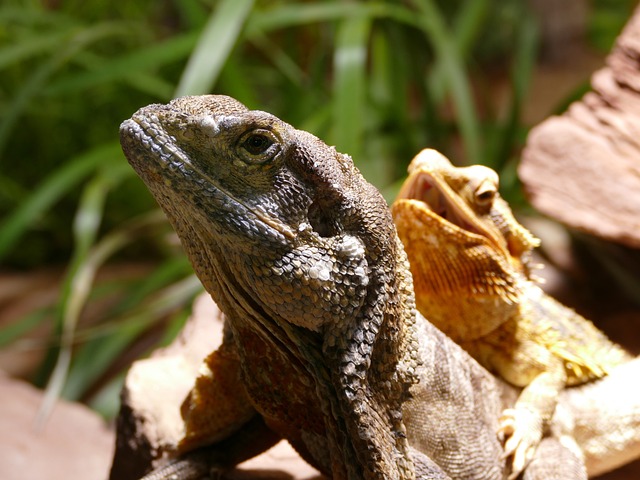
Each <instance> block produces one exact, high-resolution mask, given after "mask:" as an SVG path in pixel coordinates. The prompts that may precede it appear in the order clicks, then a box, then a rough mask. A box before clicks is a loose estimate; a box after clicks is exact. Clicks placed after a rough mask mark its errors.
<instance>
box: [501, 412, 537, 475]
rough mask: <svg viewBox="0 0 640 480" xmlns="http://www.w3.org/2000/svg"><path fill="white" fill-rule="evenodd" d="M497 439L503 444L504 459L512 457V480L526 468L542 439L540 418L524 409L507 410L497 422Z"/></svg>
mask: <svg viewBox="0 0 640 480" xmlns="http://www.w3.org/2000/svg"><path fill="white" fill-rule="evenodd" d="M498 423H499V426H498V438H499V439H500V441H501V442H503V443H504V458H507V457H512V460H511V475H509V480H514V479H515V478H517V477H518V475H520V474H521V473H522V472H523V471H524V469H525V468H526V467H527V465H528V464H529V462H531V459H532V458H533V455H534V453H535V451H536V448H538V444H539V443H540V440H541V439H542V418H540V415H538V414H536V413H535V412H532V411H531V410H528V409H524V408H509V409H506V410H505V411H504V412H502V416H501V417H500V420H499V421H498Z"/></svg>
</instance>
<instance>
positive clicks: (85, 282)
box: [36, 165, 125, 426]
mask: <svg viewBox="0 0 640 480" xmlns="http://www.w3.org/2000/svg"><path fill="white" fill-rule="evenodd" d="M123 167H124V165H121V167H120V168H119V169H118V168H116V169H113V168H110V169H108V170H107V169H103V170H102V171H101V172H100V173H99V174H98V175H96V176H94V177H93V179H92V180H91V181H90V182H89V183H88V184H87V185H86V187H85V188H84V190H83V194H82V197H81V199H80V203H79V206H78V210H77V213H76V217H75V219H74V224H73V233H74V242H75V247H74V255H73V258H72V260H71V264H70V268H69V273H68V274H67V276H66V278H65V282H64V285H63V289H62V295H61V298H60V302H59V306H60V315H59V318H58V320H57V322H56V323H57V326H56V331H57V332H61V338H60V345H59V348H58V346H55V347H54V350H57V352H58V354H57V358H56V362H55V366H54V368H53V371H52V373H51V376H50V377H49V381H48V382H47V386H46V388H45V392H44V397H43V399H42V404H41V407H40V410H39V412H38V415H37V417H36V425H39V426H40V425H42V423H43V421H44V420H45V419H46V418H47V417H48V415H49V413H50V412H51V410H52V409H53V405H54V403H55V401H56V400H57V399H58V398H59V397H60V392H62V388H63V386H64V382H65V379H66V377H67V372H68V370H69V365H70V362H71V350H72V347H73V342H74V333H75V329H76V326H77V324H78V320H79V318H80V313H81V312H82V309H83V307H84V305H85V303H86V300H87V298H88V296H89V293H90V291H91V286H92V285H93V279H94V276H95V272H96V270H97V267H98V266H99V265H100V264H101V263H102V262H103V261H104V259H105V258H107V256H108V255H109V253H111V251H112V250H113V249H115V248H117V247H118V244H117V242H115V245H113V244H107V245H108V247H109V248H103V249H99V250H98V252H99V253H100V254H97V255H93V256H90V255H89V254H90V251H91V247H92V245H93V244H94V243H95V241H96V238H97V236H98V231H99V228H100V223H101V220H102V215H103V213H104V204H105V201H106V198H107V194H108V192H109V190H110V189H111V188H112V186H113V185H114V184H116V183H117V182H118V178H119V177H120V178H123V177H124V176H125V171H124V168H123ZM107 172H108V173H107ZM101 245H105V244H101Z"/></svg>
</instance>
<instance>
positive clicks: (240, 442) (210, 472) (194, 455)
mask: <svg viewBox="0 0 640 480" xmlns="http://www.w3.org/2000/svg"><path fill="white" fill-rule="evenodd" d="M279 440H280V436H279V435H277V434H276V433H275V432H273V431H272V430H270V429H269V427H267V425H266V424H265V422H264V420H263V419H262V417H261V416H260V415H257V414H256V415H254V417H253V418H252V419H251V420H250V421H249V422H247V423H246V424H244V425H243V426H242V427H241V428H240V429H239V430H238V431H236V432H235V433H234V434H232V435H231V436H230V437H229V438H226V439H224V440H222V441H220V442H218V443H215V444H213V445H208V446H206V447H201V448H198V449H196V450H193V451H191V452H188V453H186V454H184V455H181V456H180V457H179V458H177V459H175V460H172V461H170V462H169V463H167V464H166V465H163V466H161V467H159V468H156V469H154V470H153V471H151V472H149V473H147V474H146V475H145V476H144V477H143V478H142V479H140V480H174V479H176V478H179V479H180V480H200V479H202V478H216V477H217V475H216V473H219V472H221V471H224V470H226V469H228V468H231V467H233V466H234V465H237V464H239V463H241V462H243V461H245V460H248V459H249V458H252V457H255V456H257V455H258V454H260V453H262V452H263V451H265V450H267V449H269V448H270V447H272V446H273V445H275V444H276V443H277V442H278V441H279Z"/></svg>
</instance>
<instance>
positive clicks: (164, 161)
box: [120, 112, 296, 240]
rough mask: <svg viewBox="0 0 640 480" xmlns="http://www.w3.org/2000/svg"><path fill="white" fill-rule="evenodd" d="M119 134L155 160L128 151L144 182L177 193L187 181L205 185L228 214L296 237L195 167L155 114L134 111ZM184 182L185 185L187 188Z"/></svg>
mask: <svg viewBox="0 0 640 480" xmlns="http://www.w3.org/2000/svg"><path fill="white" fill-rule="evenodd" d="M120 135H121V137H122V139H123V141H124V142H131V143H136V144H138V145H142V146H143V147H144V148H145V149H146V150H147V151H148V152H149V153H150V154H151V156H152V157H153V158H154V159H155V160H156V163H155V164H151V163H150V162H149V161H148V157H147V156H145V155H140V154H135V153H134V152H135V150H134V149H131V150H129V152H128V153H127V159H128V161H129V163H130V164H131V166H132V167H133V168H134V169H135V170H136V172H137V173H138V175H139V176H140V177H141V178H142V179H143V180H144V181H145V183H148V184H156V185H161V186H162V188H163V189H170V190H173V191H174V192H175V193H176V194H179V193H180V191H186V190H187V189H188V185H192V186H194V187H196V186H197V187H198V188H202V187H203V186H204V188H206V189H207V190H209V191H210V193H213V195H209V197H210V198H212V199H214V201H215V204H216V205H215V206H216V207H217V208H219V209H220V210H222V211H223V212H225V211H226V212H227V213H230V214H233V213H234V212H235V215H240V216H242V217H245V218H246V217H247V215H250V216H253V217H255V219H256V220H257V221H258V222H260V223H261V224H263V226H264V227H265V228H267V229H268V230H271V231H272V236H276V237H284V239H288V240H291V239H293V238H295V236H296V233H295V232H294V231H293V230H292V229H291V228H290V227H289V226H287V225H286V224H284V223H283V222H281V221H279V220H278V219H275V218H273V217H271V216H269V215H268V214H267V213H266V212H264V211H261V210H260V209H259V208H254V207H252V206H250V205H248V204H247V203H245V202H243V201H242V200H240V199H239V198H237V197H235V196H234V195H233V194H231V193H230V192H229V191H227V190H225V189H224V188H222V187H221V186H220V185H219V183H218V182H216V181H215V180H214V179H213V178H212V177H211V176H209V175H208V174H207V173H206V172H204V171H202V169H200V168H198V167H197V165H195V164H194V163H193V162H192V161H191V160H190V159H189V156H188V155H186V154H185V153H184V152H183V151H182V150H181V149H180V148H179V146H178V142H177V140H176V138H175V137H174V136H172V135H169V134H168V133H167V132H166V130H165V129H164V128H163V126H162V122H161V121H160V120H159V119H158V117H157V116H156V115H155V114H150V115H146V114H145V113H144V112H139V113H137V114H136V115H134V116H133V117H132V118H131V119H129V120H126V121H124V122H123V123H122V125H121V126H120ZM158 167H159V168H158ZM160 170H162V171H160ZM177 178H180V181H179V182H178V181H175V182H174V181H172V179H177ZM175 185H180V187H179V189H178V188H175ZM184 185H187V188H185V187H184ZM192 193H193V192H192Z"/></svg>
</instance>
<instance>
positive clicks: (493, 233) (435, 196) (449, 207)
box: [396, 168, 509, 257]
mask: <svg viewBox="0 0 640 480" xmlns="http://www.w3.org/2000/svg"><path fill="white" fill-rule="evenodd" d="M402 200H412V201H414V202H418V204H419V205H418V206H419V209H420V211H421V213H422V214H423V215H424V216H426V217H427V218H429V219H430V220H432V221H433V222H435V223H436V225H442V224H446V225H447V226H448V227H449V228H448V229H442V230H441V232H440V234H441V235H447V231H449V232H455V235H456V236H458V237H459V236H460V235H464V236H466V237H475V238H477V237H478V236H479V237H482V238H483V239H485V240H486V241H487V242H489V244H491V245H493V247H494V249H495V250H496V251H497V252H501V253H502V254H503V255H504V256H505V257H509V252H508V249H507V248H506V246H505V244H504V241H503V240H502V236H501V233H500V231H499V230H498V229H497V228H496V227H494V226H492V225H491V223H490V222H483V221H481V220H480V219H479V218H478V216H477V215H476V213H475V212H474V211H473V210H472V209H471V208H470V207H469V206H468V205H467V204H466V203H465V202H464V200H462V199H461V198H460V196H459V195H458V194H457V193H456V192H455V191H454V190H453V189H452V188H451V186H449V184H448V183H447V181H446V180H445V179H444V178H442V177H441V176H440V175H438V174H437V173H432V172H429V171H426V170H423V169H419V168H418V169H415V170H414V171H412V172H411V173H410V174H409V177H408V178H407V180H405V182H404V184H403V185H402V187H401V188H400V192H399V193H398V196H397V198H396V201H397V202H399V203H400V202H401V201H402ZM453 244H456V243H455V242H453Z"/></svg>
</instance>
